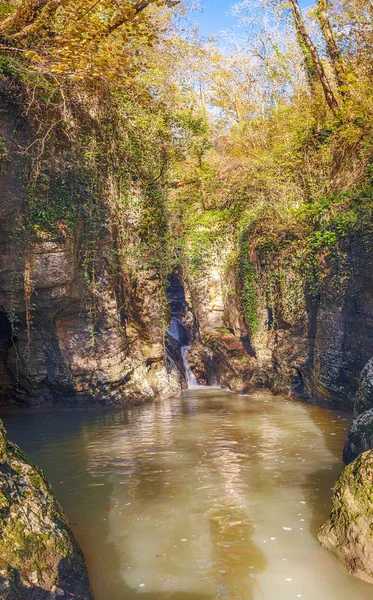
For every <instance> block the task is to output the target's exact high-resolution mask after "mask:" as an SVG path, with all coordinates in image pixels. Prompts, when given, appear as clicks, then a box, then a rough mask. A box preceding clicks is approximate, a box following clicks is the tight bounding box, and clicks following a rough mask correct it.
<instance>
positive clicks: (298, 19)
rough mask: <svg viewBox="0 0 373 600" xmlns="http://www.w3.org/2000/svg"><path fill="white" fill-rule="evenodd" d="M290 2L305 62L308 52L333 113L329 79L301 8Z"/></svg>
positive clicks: (332, 95)
mask: <svg viewBox="0 0 373 600" xmlns="http://www.w3.org/2000/svg"><path fill="white" fill-rule="evenodd" d="M290 4H291V7H292V11H293V15H294V21H295V27H296V29H297V33H298V36H299V38H300V40H301V42H302V44H301V45H302V46H303V53H304V54H305V58H306V63H307V62H308V60H309V57H308V55H307V54H309V56H310V58H311V60H312V63H313V66H314V68H315V72H316V73H317V76H318V78H319V80H320V83H321V85H322V88H323V91H324V95H325V100H326V102H327V104H328V106H329V108H330V109H331V110H332V111H333V112H334V113H335V112H336V110H337V109H338V102H337V100H336V98H335V96H334V93H333V90H332V88H331V87H330V84H329V81H328V79H327V77H326V73H325V70H324V67H323V65H322V62H321V60H320V57H319V55H318V53H317V49H316V46H315V44H314V43H313V41H312V40H311V38H310V36H309V34H308V31H307V28H306V25H305V22H304V19H303V16H302V13H301V10H300V8H299V4H298V0H290Z"/></svg>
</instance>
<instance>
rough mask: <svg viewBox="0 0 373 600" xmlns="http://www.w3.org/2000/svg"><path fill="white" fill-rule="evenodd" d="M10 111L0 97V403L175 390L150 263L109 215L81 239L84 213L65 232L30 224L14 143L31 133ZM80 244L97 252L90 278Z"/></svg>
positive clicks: (109, 400)
mask: <svg viewBox="0 0 373 600" xmlns="http://www.w3.org/2000/svg"><path fill="white" fill-rule="evenodd" d="M17 119H18V117H17V116H16V115H15V114H14V111H12V110H11V108H10V107H9V106H8V105H7V104H6V103H5V102H4V104H3V101H1V102H0V136H1V139H2V140H3V142H4V144H5V145H6V146H7V148H8V149H9V152H8V157H7V160H6V162H5V163H4V164H2V165H1V169H0V196H1V202H0V406H2V405H9V404H18V405H21V406H32V407H41V406H47V405H66V404H68V405H73V406H76V405H84V406H85V405H97V404H98V405H110V404H119V403H137V402H143V401H148V400H152V399H154V398H157V397H161V396H167V395H170V394H174V393H180V383H179V380H178V378H177V377H176V376H175V373H174V369H173V366H172V364H171V363H170V362H169V361H166V360H165V351H164V330H165V314H166V313H167V301H166V298H165V293H164V289H163V284H162V282H161V280H160V277H159V275H158V273H157V272H156V271H155V270H154V269H150V268H148V265H146V264H143V262H142V258H141V257H139V256H138V255H136V257H135V258H132V259H131V256H132V255H131V253H130V252H128V255H125V253H123V255H121V257H118V252H117V249H116V246H115V243H116V238H115V235H116V234H115V231H114V229H113V231H112V230H111V229H110V227H108V225H107V222H105V223H104V222H102V223H101V222H100V223H98V225H97V227H98V231H97V235H96V236H95V237H94V239H92V240H91V241H90V246H89V248H88V249H87V242H86V240H85V238H84V235H83V234H84V223H78V224H77V225H76V231H75V230H74V231H73V232H70V234H69V235H67V234H66V235H64V229H63V228H62V229H61V235H59V230H58V228H55V229H54V230H53V231H55V233H53V234H51V233H50V232H49V233H48V232H47V233H45V232H44V231H41V233H40V231H39V230H40V227H39V229H37V231H36V233H35V230H34V229H33V230H32V232H30V229H29V228H28V227H27V226H26V225H25V224H24V223H23V221H22V219H23V218H24V217H25V214H26V213H27V207H28V194H29V186H28V183H29V171H30V165H29V164H28V162H27V161H28V159H27V156H26V154H27V153H25V154H23V153H22V152H19V148H20V147H27V146H28V145H30V143H31V141H32V133H30V131H29V130H28V125H27V122H22V123H21V127H19V123H18V121H17ZM57 158H58V157H57ZM50 163H51V166H50V168H51V171H53V169H55V171H56V173H58V174H59V176H61V181H62V183H61V184H60V185H61V190H62V191H61V190H60V191H61V193H62V194H63V195H64V196H66V195H67V193H68V190H67V189H65V187H64V186H65V184H64V183H63V181H65V173H64V171H63V169H64V168H66V169H67V172H68V169H69V163H68V162H66V160H65V159H63V160H62V159H61V157H59V159H58V160H56V157H53V156H51V160H50ZM55 163H56V164H55ZM53 165H54V166H53ZM70 166H71V165H70ZM61 171H62V173H61ZM59 189H60V188H59ZM134 193H135V192H134ZM45 204H46V206H47V205H48V200H47V199H46V203H45ZM123 218H124V219H125V223H124V225H123V228H125V231H126V233H127V234H128V246H129V250H130V249H131V247H134V246H135V245H136V244H138V243H139V240H138V239H137V238H138V235H137V231H136V227H137V223H136V222H135V221H133V220H131V218H130V216H128V218H127V215H125V216H124V217H123ZM20 224H21V225H22V227H20ZM37 226H38V225H37ZM34 227H35V223H34ZM20 231H21V233H20ZM23 231H26V233H25V234H24V233H22V232H23ZM38 231H39V234H37V232H38ZM82 232H83V233H82ZM87 253H90V255H92V256H94V257H95V259H94V276H93V279H94V285H93V284H92V281H91V279H90V278H89V277H87V271H85V270H84V268H85V267H84V264H85V261H86V260H87ZM132 254H133V253H132ZM131 260H132V262H131ZM89 264H90V267H89V268H90V270H91V271H92V265H91V263H89ZM91 271H90V272H91ZM91 275H92V273H91Z"/></svg>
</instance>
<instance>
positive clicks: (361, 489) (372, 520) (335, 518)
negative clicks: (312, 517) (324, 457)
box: [318, 451, 373, 583]
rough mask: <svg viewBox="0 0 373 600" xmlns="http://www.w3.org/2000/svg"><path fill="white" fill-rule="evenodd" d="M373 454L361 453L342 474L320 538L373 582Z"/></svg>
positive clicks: (359, 574) (351, 569) (353, 569)
mask: <svg viewBox="0 0 373 600" xmlns="http://www.w3.org/2000/svg"><path fill="white" fill-rule="evenodd" d="M372 532H373V451H369V452H365V453H364V454H361V455H360V456H359V458H357V459H356V460H355V461H354V462H353V463H351V464H350V465H349V466H348V467H346V468H345V470H344V471H343V472H342V474H341V476H340V478H339V479H338V481H337V483H336V485H335V488H334V495H333V504H332V511H331V514H330V517H329V519H328V521H327V522H326V523H325V524H324V525H323V526H322V528H321V530H320V532H319V535H318V538H319V540H320V542H321V543H322V544H323V545H324V546H325V547H326V548H328V549H329V550H330V551H331V552H333V554H335V556H336V557H337V558H338V559H339V560H340V561H341V562H342V563H343V564H344V566H345V567H346V568H347V570H348V571H349V572H350V573H351V574H352V575H354V576H355V577H358V578H359V579H362V580H363V581H367V582H368V583H373V535H372Z"/></svg>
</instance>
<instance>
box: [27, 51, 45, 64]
mask: <svg viewBox="0 0 373 600" xmlns="http://www.w3.org/2000/svg"><path fill="white" fill-rule="evenodd" d="M25 57H26V58H28V59H29V60H33V61H36V62H43V60H44V59H43V58H42V57H41V56H39V54H38V53H37V52H35V51H34V50H27V51H26V52H25Z"/></svg>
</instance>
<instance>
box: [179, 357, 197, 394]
mask: <svg viewBox="0 0 373 600" xmlns="http://www.w3.org/2000/svg"><path fill="white" fill-rule="evenodd" d="M189 349H190V346H183V347H182V348H181V357H182V359H183V363H184V369H185V379H186V382H187V385H188V389H190V388H195V387H199V384H198V381H197V379H196V376H195V375H194V373H193V371H192V369H191V368H190V366H189V362H188V356H187V355H188V352H189Z"/></svg>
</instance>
